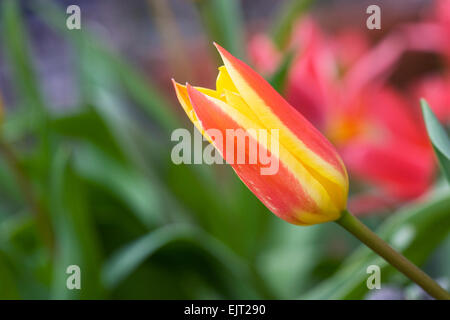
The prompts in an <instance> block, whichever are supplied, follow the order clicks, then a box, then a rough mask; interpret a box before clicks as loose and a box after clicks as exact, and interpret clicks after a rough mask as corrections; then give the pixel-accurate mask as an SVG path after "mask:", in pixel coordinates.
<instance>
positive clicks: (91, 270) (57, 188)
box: [50, 146, 104, 299]
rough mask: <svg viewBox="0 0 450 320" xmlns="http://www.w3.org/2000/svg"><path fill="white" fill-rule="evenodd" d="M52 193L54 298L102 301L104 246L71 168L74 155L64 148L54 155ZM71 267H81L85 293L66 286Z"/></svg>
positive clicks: (80, 186) (80, 185) (79, 183)
mask: <svg viewBox="0 0 450 320" xmlns="http://www.w3.org/2000/svg"><path fill="white" fill-rule="evenodd" d="M50 192H51V195H50V199H51V201H52V203H51V208H52V219H53V223H54V230H55V238H56V243H58V247H56V252H55V263H54V267H53V284H52V297H53V298H56V299H69V298H70V299H73V298H82V299H89V298H91V299H93V298H95V299H100V298H102V297H103V295H104V289H103V287H102V285H101V280H100V265H101V263H102V257H101V251H100V244H99V242H98V236H97V234H96V230H95V227H94V225H93V220H92V217H91V216H90V214H89V211H88V207H87V203H86V198H85V193H84V188H83V185H82V183H81V181H80V180H79V179H78V178H77V177H76V175H74V173H73V170H72V169H71V165H70V154H69V152H68V150H67V149H66V148H64V146H61V147H60V149H58V151H57V153H56V154H55V155H54V159H53V163H52V177H51V190H50ZM70 265H77V266H79V267H80V270H81V286H82V290H68V288H67V287H66V280H67V278H68V276H69V275H68V274H66V270H67V267H68V266H70Z"/></svg>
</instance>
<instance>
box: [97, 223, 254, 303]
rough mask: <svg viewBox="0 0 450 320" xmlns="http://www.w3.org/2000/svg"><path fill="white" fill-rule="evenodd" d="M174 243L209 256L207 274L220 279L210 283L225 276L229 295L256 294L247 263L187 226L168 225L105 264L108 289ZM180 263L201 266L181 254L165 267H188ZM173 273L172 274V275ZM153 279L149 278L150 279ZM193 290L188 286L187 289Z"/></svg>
mask: <svg viewBox="0 0 450 320" xmlns="http://www.w3.org/2000/svg"><path fill="white" fill-rule="evenodd" d="M176 243H177V244H179V245H182V246H183V247H184V246H186V245H188V246H193V247H195V248H197V249H199V250H200V251H201V252H204V253H205V254H206V255H207V256H208V257H210V258H212V260H213V261H214V262H213V261H210V262H211V263H214V265H212V266H209V267H208V270H209V271H208V273H210V272H213V273H220V274H221V278H222V277H223V278H222V279H221V280H219V279H218V278H216V281H217V283H214V284H211V285H213V286H215V285H219V284H221V283H223V282H224V281H223V280H224V279H227V280H226V281H225V284H227V289H226V290H227V291H231V292H232V295H231V296H235V297H241V298H244V297H247V298H257V297H258V296H259V294H258V293H257V291H256V290H255V285H254V284H253V283H252V279H254V276H253V275H252V271H251V269H250V268H249V266H248V265H247V264H246V263H245V262H244V261H243V260H241V259H240V258H239V257H238V256H236V255H235V254H234V253H233V252H231V251H230V250H229V249H228V248H227V247H226V246H224V245H223V244H222V243H221V242H219V241H217V240H216V239H214V238H212V237H210V236H209V235H207V234H206V233H204V232H202V231H201V230H199V229H197V228H195V227H191V226H189V225H168V226H166V227H163V228H160V229H158V230H155V231H152V232H151V233H149V234H148V235H146V236H143V237H142V238H140V239H138V240H136V241H135V242H133V243H131V244H129V245H127V246H125V247H124V248H122V249H120V250H119V251H118V252H117V253H116V254H114V255H113V256H112V257H111V258H110V259H109V260H108V261H107V262H106V263H105V265H104V269H103V279H104V281H105V284H106V286H107V287H109V288H111V289H112V288H114V287H116V286H118V285H119V283H120V282H122V281H124V280H125V279H126V278H127V277H129V276H130V274H132V273H134V271H135V270H136V269H137V268H138V266H139V265H141V264H142V263H143V262H144V261H145V260H147V259H151V258H152V256H153V255H155V254H156V252H158V251H159V252H161V251H164V250H166V249H167V248H168V246H169V245H171V244H176ZM175 252H177V251H175ZM183 252H184V253H186V252H187V251H186V250H183ZM176 256H179V254H175V257H176ZM180 263H182V264H186V265H189V264H192V263H194V264H195V265H196V269H198V270H200V269H202V267H201V266H200V265H197V262H196V259H194V257H189V256H186V257H184V258H183V259H182V261H179V262H178V263H176V264H172V266H173V267H171V266H169V265H167V268H171V269H172V268H181V269H183V268H187V266H184V267H183V266H182V265H179V264H180ZM203 267H205V266H203ZM172 272H174V271H172ZM176 276H177V273H176V272H174V273H173V274H172V275H171V277H176ZM205 276H206V274H205ZM216 276H217V274H216ZM154 280H157V279H154ZM154 280H152V279H149V281H150V282H152V281H154ZM194 289H195V288H191V289H190V290H194ZM191 298H192V296H191Z"/></svg>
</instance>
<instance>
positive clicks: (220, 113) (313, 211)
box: [173, 45, 348, 225]
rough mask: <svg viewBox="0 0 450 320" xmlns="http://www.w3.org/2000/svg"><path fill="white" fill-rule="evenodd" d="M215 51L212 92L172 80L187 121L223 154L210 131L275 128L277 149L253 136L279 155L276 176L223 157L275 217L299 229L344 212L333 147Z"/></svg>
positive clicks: (260, 81) (248, 72)
mask: <svg viewBox="0 0 450 320" xmlns="http://www.w3.org/2000/svg"><path fill="white" fill-rule="evenodd" d="M216 47H217V49H218V51H219V53H220V55H221V57H222V60H223V62H224V66H221V67H220V68H219V75H218V78H217V82H216V90H211V89H205V88H199V87H192V86H190V85H189V84H187V85H186V86H183V85H180V84H178V83H176V82H175V81H174V82H173V83H174V87H175V91H176V93H177V97H178V100H179V101H180V104H181V105H182V107H183V108H184V110H185V111H186V113H187V115H188V117H189V119H190V120H191V121H192V122H193V123H194V124H195V125H196V127H197V128H198V129H199V130H200V132H202V134H203V135H204V136H205V137H206V138H207V139H208V140H209V141H210V142H212V143H213V144H214V146H215V147H216V148H217V149H218V151H219V152H220V153H221V154H222V155H226V154H227V152H226V150H225V148H226V146H225V144H222V143H217V142H216V141H215V140H214V139H212V138H211V137H210V136H209V135H208V130H210V129H215V130H220V131H221V132H223V136H225V135H226V134H225V131H226V130H227V129H243V130H245V131H247V132H249V131H250V129H252V130H258V129H265V130H267V132H269V134H270V132H272V130H278V131H277V132H278V133H279V141H278V142H279V145H278V150H277V151H274V150H273V149H272V148H271V145H269V144H267V143H266V142H264V141H263V140H262V139H260V137H257V136H252V139H254V140H255V141H256V143H257V144H258V148H264V149H265V150H266V151H268V153H271V154H272V156H275V157H277V159H278V161H279V169H278V171H277V172H276V173H275V174H273V175H261V174H260V170H259V169H260V167H261V166H262V165H263V164H262V163H260V162H259V161H258V163H256V164H234V162H230V161H228V159H226V156H225V160H227V162H229V163H230V164H231V165H232V167H233V169H234V171H235V172H236V173H237V175H238V176H239V177H240V178H241V180H242V181H243V182H244V183H245V184H246V185H247V187H248V188H249V189H250V190H251V191H252V192H253V193H254V194H255V195H256V196H257V197H258V198H259V199H260V200H261V201H262V202H263V203H264V204H265V205H266V207H267V208H269V209H270V210H271V211H272V212H273V213H275V214H276V215H277V216H278V217H280V218H282V219H284V220H286V221H288V222H290V223H293V224H298V225H312V224H317V223H323V222H327V221H333V220H336V219H338V218H339V217H340V216H341V212H342V211H343V210H344V209H345V208H346V202H347V195H348V177H347V172H346V169H345V166H344V164H343V162H342V160H341V158H340V157H339V155H338V154H337V152H336V150H335V149H334V147H333V146H332V145H331V144H330V142H329V141H328V140H327V139H326V138H325V137H324V136H323V135H322V134H321V133H320V132H319V131H318V130H317V129H316V128H314V127H313V126H312V125H311V124H310V123H309V122H308V121H307V120H306V119H305V118H304V117H303V116H302V115H301V114H300V113H299V112H298V111H297V110H296V109H295V108H293V107H292V106H291V105H290V104H289V103H288V102H287V101H286V100H285V99H284V98H283V97H282V96H281V95H280V94H278V92H276V90H275V89H274V88H272V87H271V86H270V84H269V83H268V82H267V81H265V80H264V78H263V77H261V76H260V75H259V74H257V73H256V72H255V71H253V70H252V69H251V68H250V67H249V66H247V65H246V64H245V63H244V62H242V61H240V60H239V59H237V58H235V57H234V56H232V55H231V54H230V53H229V52H227V51H226V50H225V49H223V48H222V47H220V46H219V45H216ZM241 152H246V153H248V152H249V150H248V148H246V149H245V150H242V151H241ZM245 158H246V159H247V155H246V157H245Z"/></svg>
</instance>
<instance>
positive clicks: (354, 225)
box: [336, 210, 450, 300]
mask: <svg viewBox="0 0 450 320" xmlns="http://www.w3.org/2000/svg"><path fill="white" fill-rule="evenodd" d="M336 222H337V223H338V224H339V225H340V226H341V227H343V228H344V229H346V230H347V231H349V232H350V233H351V234H353V235H354V236H355V237H356V238H358V239H359V240H360V241H361V242H363V243H364V244H365V245H366V246H368V247H369V248H370V249H372V250H373V251H374V252H376V253H377V254H378V255H380V256H381V257H382V258H383V259H385V260H386V261H387V262H389V263H390V264H391V265H392V266H394V267H395V268H397V269H398V270H399V271H400V272H402V273H403V274H404V275H405V276H407V277H408V278H409V279H411V280H412V281H414V282H415V283H417V284H418V285H419V286H420V287H422V289H423V290H425V291H426V292H428V294H430V295H431V296H432V297H434V298H436V299H439V300H450V294H449V293H448V292H447V291H445V290H444V289H443V288H442V287H440V286H439V285H438V284H437V283H436V282H435V281H434V280H433V279H431V278H430V277H429V276H428V275H427V274H426V273H425V272H423V271H422V270H420V269H419V268H418V267H417V266H416V265H414V264H413V263H412V262H411V261H409V260H408V259H406V258H405V257H404V256H403V255H401V254H400V253H398V252H397V251H395V250H394V249H392V247H390V246H389V245H388V244H387V243H386V242H385V241H383V240H382V239H381V238H380V237H378V236H377V235H376V234H375V233H373V232H372V231H371V230H370V229H369V228H367V227H366V226H365V225H364V224H363V223H362V222H361V221H359V220H358V219H357V218H355V217H354V216H353V215H351V214H350V213H349V212H348V211H347V210H345V211H344V212H343V214H342V216H341V218H339V220H337V221H336Z"/></svg>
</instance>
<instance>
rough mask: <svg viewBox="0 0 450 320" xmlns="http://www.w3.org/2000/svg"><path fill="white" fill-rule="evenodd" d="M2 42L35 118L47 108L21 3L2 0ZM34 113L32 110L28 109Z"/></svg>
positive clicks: (20, 94) (24, 102)
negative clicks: (32, 58) (34, 66)
mask: <svg viewBox="0 0 450 320" xmlns="http://www.w3.org/2000/svg"><path fill="white" fill-rule="evenodd" d="M0 14H1V16H0V21H2V31H3V32H2V43H3V46H2V47H3V48H4V50H5V52H6V56H7V58H8V60H9V66H10V67H11V69H12V71H13V74H12V76H13V77H12V78H13V79H14V85H15V88H16V89H17V92H16V94H17V97H18V98H19V100H22V105H24V106H27V108H31V110H32V112H33V115H34V117H37V116H39V115H40V114H41V113H44V114H45V107H44V103H43V100H42V96H41V93H40V89H39V87H38V85H37V83H38V82H37V80H36V75H35V72H34V68H33V65H32V62H31V58H30V55H29V52H30V48H29V44H28V36H27V33H26V29H25V25H24V23H23V21H22V17H21V13H20V7H19V2H17V1H14V0H5V1H2V3H1V9H0ZM28 111H29V112H30V110H28Z"/></svg>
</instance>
